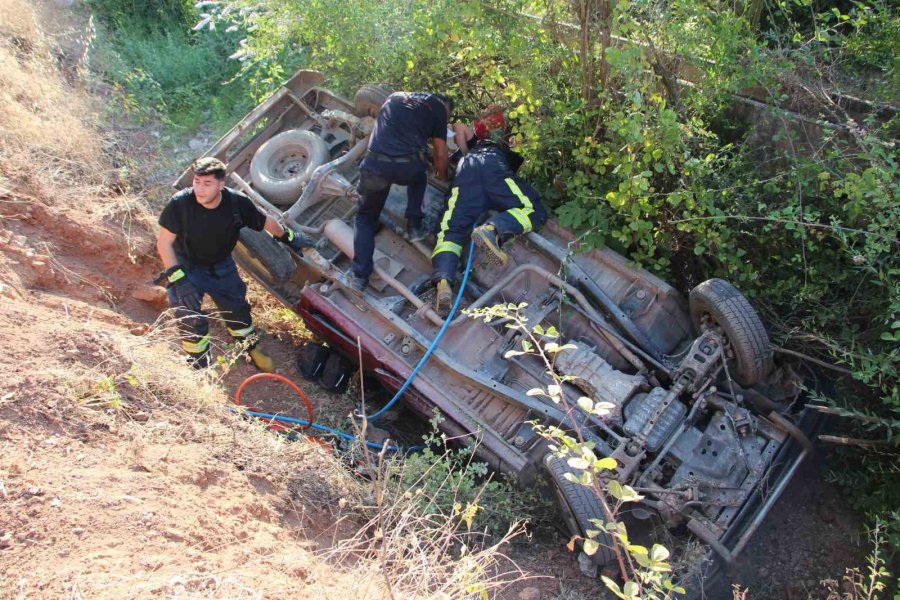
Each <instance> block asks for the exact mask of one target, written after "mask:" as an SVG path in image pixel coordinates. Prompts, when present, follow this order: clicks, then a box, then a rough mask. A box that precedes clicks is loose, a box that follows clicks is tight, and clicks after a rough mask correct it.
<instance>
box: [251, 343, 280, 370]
mask: <svg viewBox="0 0 900 600" xmlns="http://www.w3.org/2000/svg"><path fill="white" fill-rule="evenodd" d="M249 354H250V360H252V361H253V364H254V365H256V368H257V369H259V370H260V371H262V372H263V373H274V372H275V361H274V360H272V357H271V356H269V355H268V354H266V353H264V352H263V351H262V350H260V349H259V348H258V347H257V348H254V349H253V350H251V351H250V352H249Z"/></svg>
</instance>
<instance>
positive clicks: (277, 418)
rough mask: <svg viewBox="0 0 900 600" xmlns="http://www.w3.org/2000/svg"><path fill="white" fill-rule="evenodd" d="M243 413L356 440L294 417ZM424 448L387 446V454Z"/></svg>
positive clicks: (370, 444) (374, 444) (378, 447)
mask: <svg viewBox="0 0 900 600" xmlns="http://www.w3.org/2000/svg"><path fill="white" fill-rule="evenodd" d="M244 413H245V414H248V415H250V416H251V417H257V418H259V419H268V420H272V421H281V422H283V423H292V424H294V425H300V426H301V429H304V430H306V429H309V428H312V429H316V430H318V431H325V432H327V433H330V434H332V435H336V436H337V437H339V438H342V439H345V440H348V441H351V442H352V441H354V440H356V439H357V438H356V436H355V435H351V434H349V433H344V432H343V431H338V430H337V429H332V428H331V427H325V426H324V425H320V424H318V423H315V422H309V421H304V420H303V419H295V418H294V417H283V416H281V415H273V414H271V413H264V412H257V411H255V410H246V411H244ZM366 446H368V447H369V448H374V449H375V450H381V449H383V448H384V447H385V446H384V444H379V443H378V442H370V441H366ZM424 447H425V446H412V447H410V448H401V447H400V446H387V449H388V451H389V452H398V451H400V450H406V451H407V452H409V451H414V450H421V449H423V448H424Z"/></svg>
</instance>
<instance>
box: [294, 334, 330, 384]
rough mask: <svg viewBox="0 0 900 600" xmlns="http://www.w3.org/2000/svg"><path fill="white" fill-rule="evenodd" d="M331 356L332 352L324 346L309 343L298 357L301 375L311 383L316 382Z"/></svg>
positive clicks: (298, 367)
mask: <svg viewBox="0 0 900 600" xmlns="http://www.w3.org/2000/svg"><path fill="white" fill-rule="evenodd" d="M329 356H331V350H330V349H328V348H326V347H325V346H323V345H322V344H316V343H315V342H309V343H307V344H306V345H305V346H303V348H301V349H300V353H299V354H298V356H297V369H298V370H299V371H300V375H301V376H302V377H303V378H304V379H307V380H309V381H314V380H316V379H317V378H318V377H319V376H320V375H322V371H323V370H324V369H325V361H326V360H328V357H329Z"/></svg>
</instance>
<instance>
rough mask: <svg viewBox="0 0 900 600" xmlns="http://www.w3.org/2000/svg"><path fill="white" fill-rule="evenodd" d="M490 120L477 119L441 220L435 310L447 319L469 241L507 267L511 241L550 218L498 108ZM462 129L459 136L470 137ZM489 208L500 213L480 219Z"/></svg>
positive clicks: (435, 261)
mask: <svg viewBox="0 0 900 600" xmlns="http://www.w3.org/2000/svg"><path fill="white" fill-rule="evenodd" d="M489 117H490V118H484V119H479V120H478V121H476V122H475V127H474V131H473V132H469V134H470V135H471V137H470V138H469V139H468V140H466V144H465V146H463V145H460V147H461V149H463V148H467V149H468V151H467V152H466V153H465V155H464V156H463V157H462V159H461V160H460V161H459V164H458V165H457V167H456V176H455V177H454V179H453V187H452V188H451V190H450V199H449V201H448V203H447V210H446V212H444V216H443V218H442V219H441V229H440V231H439V232H438V235H437V243H436V244H435V246H434V252H433V253H432V254H431V265H432V276H431V277H432V281H433V282H434V283H435V285H436V287H437V294H436V296H435V311H436V312H437V313H438V314H439V315H440V316H441V317H444V318H446V316H447V315H448V313H449V312H450V309H451V305H452V302H453V294H452V290H451V284H452V282H453V280H454V278H455V277H456V272H457V269H458V268H459V258H460V254H461V253H462V250H463V245H464V244H465V243H466V241H467V240H468V238H469V237H470V236H471V238H472V239H474V241H475V245H476V246H478V247H479V248H481V249H482V250H484V251H485V253H486V256H487V257H488V259H489V260H491V261H492V262H494V263H496V264H500V265H505V264H506V263H507V261H508V256H507V254H506V252H504V251H503V249H502V246H503V244H505V243H506V242H508V241H510V240H511V239H513V238H515V237H517V236H519V235H522V234H523V233H528V232H529V231H534V230H536V229H539V228H540V227H541V226H542V225H543V224H544V222H545V221H546V220H547V212H546V211H545V210H544V207H543V206H542V205H541V201H540V200H541V197H540V194H538V192H537V190H535V189H534V188H533V187H531V185H529V184H528V182H526V181H525V180H524V179H522V178H521V177H519V176H518V175H516V171H518V169H519V166H521V164H522V162H523V159H522V157H521V156H519V154H518V153H516V152H514V151H513V150H512V149H510V147H509V145H508V144H507V142H506V132H505V125H506V124H505V119H504V118H503V115H502V113H499V112H498V111H497V110H496V109H494V110H493V112H492V113H491V114H490V115H489ZM466 135H467V134H466V131H465V130H464V129H462V130H460V129H457V140H460V138H461V136H462V137H465V136H466ZM488 210H493V211H497V212H496V214H494V215H493V216H491V217H490V218H489V219H488V220H487V221H486V222H485V223H484V224H483V225H480V226H479V227H477V228H475V229H474V230H473V227H474V226H475V223H476V222H478V220H479V219H480V218H481V216H482V215H483V214H484V213H485V212H486V211H488Z"/></svg>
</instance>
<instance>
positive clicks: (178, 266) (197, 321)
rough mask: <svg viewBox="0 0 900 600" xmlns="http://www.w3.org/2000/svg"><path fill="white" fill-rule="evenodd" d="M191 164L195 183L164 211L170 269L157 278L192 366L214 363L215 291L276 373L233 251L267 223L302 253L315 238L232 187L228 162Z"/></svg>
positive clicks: (159, 242) (231, 323) (159, 246)
mask: <svg viewBox="0 0 900 600" xmlns="http://www.w3.org/2000/svg"><path fill="white" fill-rule="evenodd" d="M191 170H192V171H193V173H194V179H193V185H192V186H191V187H189V188H186V189H184V190H182V191H180V192H178V193H177V194H175V195H174V196H172V198H171V199H170V200H169V203H168V204H167V205H166V207H165V209H163V212H162V214H161V215H160V217H159V226H160V227H159V233H158V235H157V237H156V250H157V252H159V257H160V258H161V259H162V264H163V269H164V271H163V272H162V273H161V274H160V277H159V279H158V282H159V283H161V284H162V285H164V286H165V287H166V288H167V295H168V298H169V305H170V306H171V307H172V308H173V309H175V316H176V317H177V319H178V327H179V330H180V331H181V334H182V346H183V348H184V350H185V352H187V355H188V357H189V360H190V363H191V365H192V366H194V367H195V368H203V367H207V366H209V364H210V360H209V358H210V350H209V321H208V319H207V316H206V313H205V312H204V311H203V310H201V308H200V305H201V304H202V302H203V296H204V295H207V294H208V295H209V297H210V298H212V300H213V302H215V304H216V307H217V308H218V310H219V312H220V313H221V316H222V318H223V319H224V320H225V325H226V327H227V328H228V333H230V334H231V336H232V338H234V340H235V342H237V343H239V344H243V347H244V348H245V349H246V350H247V351H248V352H249V354H250V358H251V360H252V361H253V364H255V365H256V367H257V368H258V369H260V370H261V371H266V372H272V371H274V370H275V365H274V362H273V361H272V359H271V358H270V357H268V356H266V355H265V354H264V353H263V352H262V351H261V350H260V349H259V348H257V346H256V344H257V342H258V335H257V334H256V328H255V327H254V325H253V318H252V317H251V316H250V304H249V303H248V302H247V286H246V285H245V284H244V282H243V281H242V280H241V277H240V275H238V271H237V265H235V263H234V259H232V258H231V251H232V250H234V247H235V245H236V244H237V241H238V233H239V232H240V230H241V228H242V227H249V228H250V229H253V230H255V231H262V230H263V229H265V230H266V231H267V232H268V233H269V234H270V235H271V236H272V237H274V238H275V239H277V240H278V241H280V242H282V243H284V244H286V245H288V246H289V247H290V248H291V249H293V250H294V251H295V252H298V253H300V252H301V250H302V249H303V248H305V247H309V246H312V245H313V244H314V243H315V242H314V240H312V239H310V238H309V237H308V236H306V235H303V234H301V233H299V232H295V231H292V230H291V229H288V228H284V227H282V226H281V225H279V224H278V222H277V221H276V220H274V219H273V218H271V217H268V216H266V215H265V214H264V213H262V212H260V210H259V209H258V208H256V206H255V205H254V204H253V202H252V201H251V200H250V198H248V197H247V196H245V195H244V194H241V193H239V192H237V191H235V190H232V189H230V188H227V187H225V165H224V164H223V163H222V161H220V160H218V159H216V158H212V157H205V158H199V159H197V160H196V161H194V163H193V164H192V165H191Z"/></svg>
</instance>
